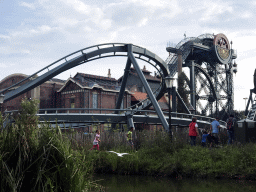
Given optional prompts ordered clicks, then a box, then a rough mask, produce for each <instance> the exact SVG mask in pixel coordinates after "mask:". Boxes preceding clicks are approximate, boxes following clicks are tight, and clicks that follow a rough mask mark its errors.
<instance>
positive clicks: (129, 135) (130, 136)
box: [127, 127, 134, 149]
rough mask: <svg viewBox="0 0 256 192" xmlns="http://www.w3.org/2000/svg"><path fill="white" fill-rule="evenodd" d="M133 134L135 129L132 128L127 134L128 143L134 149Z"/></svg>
mask: <svg viewBox="0 0 256 192" xmlns="http://www.w3.org/2000/svg"><path fill="white" fill-rule="evenodd" d="M132 132H133V127H131V128H130V130H129V131H128V133H127V142H128V144H129V145H131V146H132V149H133V146H134V145H133V142H132Z"/></svg>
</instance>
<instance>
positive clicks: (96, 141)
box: [91, 127, 134, 151]
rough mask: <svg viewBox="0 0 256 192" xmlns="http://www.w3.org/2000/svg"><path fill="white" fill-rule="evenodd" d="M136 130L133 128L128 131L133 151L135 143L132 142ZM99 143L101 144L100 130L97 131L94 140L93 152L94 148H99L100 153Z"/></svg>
mask: <svg viewBox="0 0 256 192" xmlns="http://www.w3.org/2000/svg"><path fill="white" fill-rule="evenodd" d="M133 130H134V127H131V128H130V130H129V131H128V133H127V135H126V136H127V143H128V144H129V145H130V146H131V147H132V149H133V146H134V144H133V141H132V132H133ZM99 142H100V131H99V130H96V135H95V138H94V140H93V146H92V148H91V150H93V149H94V148H97V150H98V151H99V150H100V146H99Z"/></svg>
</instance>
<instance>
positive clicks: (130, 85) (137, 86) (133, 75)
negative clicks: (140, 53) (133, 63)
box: [118, 65, 161, 93]
mask: <svg viewBox="0 0 256 192" xmlns="http://www.w3.org/2000/svg"><path fill="white" fill-rule="evenodd" d="M141 71H142V73H143V75H144V76H145V78H146V80H147V82H148V84H149V86H150V88H151V90H152V91H153V92H154V91H155V90H156V89H157V88H158V87H159V84H160V83H161V78H160V77H158V76H157V75H156V73H155V74H154V76H152V75H151V74H150V73H151V72H150V71H148V70H147V69H146V66H145V65H144V67H143V69H141ZM122 79H123V77H120V78H119V79H118V83H121V82H122ZM126 87H127V89H129V90H130V91H132V92H142V93H145V92H146V91H145V88H144V87H143V84H142V82H141V80H140V78H139V76H138V74H137V72H136V70H135V69H134V68H133V67H131V68H130V72H129V75H128V79H127V84H126Z"/></svg>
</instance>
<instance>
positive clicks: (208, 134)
mask: <svg viewBox="0 0 256 192" xmlns="http://www.w3.org/2000/svg"><path fill="white" fill-rule="evenodd" d="M206 140H208V142H209V143H210V148H211V147H212V136H211V131H209V132H207V131H206V130H204V131H203V135H202V146H203V147H205V146H206Z"/></svg>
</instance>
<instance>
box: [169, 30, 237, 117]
mask: <svg viewBox="0 0 256 192" xmlns="http://www.w3.org/2000/svg"><path fill="white" fill-rule="evenodd" d="M166 50H167V51H168V52H169V53H170V55H169V57H168V58H167V59H166V63H167V65H168V69H169V71H170V75H171V76H172V77H174V76H175V74H176V73H177V72H178V76H179V74H180V73H181V72H182V69H183V68H185V67H186V68H189V75H186V77H185V82H186V85H185V88H186V91H187V93H188V95H187V97H188V98H189V100H190V104H191V105H192V107H193V108H194V109H195V110H196V114H200V115H203V116H212V117H213V116H220V118H221V119H225V118H226V117H227V116H228V115H229V114H231V113H233V109H234V85H233V76H234V73H236V72H237V64H236V63H235V62H234V59H236V58H237V54H236V51H235V50H234V49H232V41H231V43H229V41H228V39H227V37H226V36H225V35H224V34H221V33H220V34H217V35H214V34H203V35H200V36H198V37H189V38H185V39H183V40H182V41H180V42H179V43H178V44H177V45H176V47H167V48H166ZM188 76H189V77H188Z"/></svg>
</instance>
